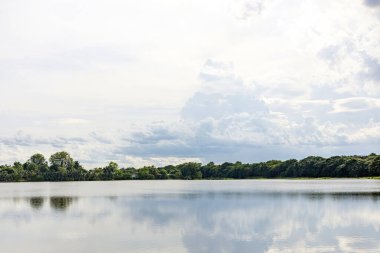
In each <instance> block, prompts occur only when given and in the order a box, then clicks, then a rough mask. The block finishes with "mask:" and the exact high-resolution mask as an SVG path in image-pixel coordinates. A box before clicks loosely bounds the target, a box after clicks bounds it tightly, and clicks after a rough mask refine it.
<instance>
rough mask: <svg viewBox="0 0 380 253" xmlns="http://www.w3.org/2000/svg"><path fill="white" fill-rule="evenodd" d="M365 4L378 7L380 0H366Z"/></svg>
mask: <svg viewBox="0 0 380 253" xmlns="http://www.w3.org/2000/svg"><path fill="white" fill-rule="evenodd" d="M364 4H365V5H367V6H369V7H377V6H379V5H380V0H364Z"/></svg>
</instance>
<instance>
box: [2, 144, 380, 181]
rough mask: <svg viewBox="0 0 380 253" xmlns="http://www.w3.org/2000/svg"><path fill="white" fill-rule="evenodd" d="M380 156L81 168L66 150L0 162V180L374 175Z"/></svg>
mask: <svg viewBox="0 0 380 253" xmlns="http://www.w3.org/2000/svg"><path fill="white" fill-rule="evenodd" d="M378 176H380V155H376V154H370V155H368V156H333V157H330V158H323V157H319V156H309V157H307V158H304V159H302V160H296V159H290V160H286V161H278V160H271V161H267V162H260V163H241V162H235V163H228V162H226V163H223V164H215V163H213V162H210V163H208V164H204V165H202V164H201V163H195V162H189V163H183V164H179V165H168V166H164V167H155V166H146V167H143V168H139V169H136V168H133V167H127V168H119V165H118V164H117V163H115V162H110V163H109V164H108V165H107V166H105V167H103V168H95V169H92V170H85V169H84V168H83V167H82V166H81V165H80V163H79V162H78V161H74V159H72V158H71V156H70V154H69V153H67V152H64V151H62V152H58V153H55V154H53V155H51V156H50V158H49V161H47V160H46V159H45V157H44V156H43V155H42V154H35V155H33V156H31V157H30V159H29V160H28V161H26V162H25V163H23V164H22V163H20V162H15V163H14V164H13V165H0V181H1V182H24V181H96V180H144V179H226V178H231V179H244V178H296V177H307V178H317V177H336V178H339V177H341V178H342V177H378Z"/></svg>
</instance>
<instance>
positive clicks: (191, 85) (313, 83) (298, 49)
mask: <svg viewBox="0 0 380 253" xmlns="http://www.w3.org/2000/svg"><path fill="white" fill-rule="evenodd" d="M377 5H378V4H377V2H376V1H359V0H358V1H349V2H347V1H327V0H326V1H303V2H302V3H300V2H299V1H293V0H290V1H278V0H264V1H263V0H248V1H247V0H243V1H229V0H225V1H216V0H215V1H207V3H206V2H204V1H192V2H185V1H174V0H164V1H145V2H125V1H118V0H113V1H110V2H107V3H105V2H103V1H91V3H90V2H89V1H86V0H80V1H65V2H62V1H46V0H38V1H34V2H33V3H31V2H30V1H25V0H16V1H2V2H1V3H0V7H1V8H0V12H1V13H0V33H1V35H2V36H1V37H2V40H1V41H0V67H1V68H0V101H1V105H0V117H1V119H2V123H1V124H0V143H1V147H2V149H3V150H7V151H6V152H2V153H1V155H0V160H1V161H6V162H10V161H12V160H13V159H16V158H17V159H20V160H25V159H26V158H27V157H28V156H30V155H31V154H32V153H34V152H37V151H41V152H46V153H47V154H49V153H51V152H53V151H56V150H57V149H67V150H69V151H70V152H73V153H75V154H76V156H77V157H76V158H77V159H79V160H81V161H83V162H84V163H86V164H89V165H91V166H92V165H94V164H98V163H102V159H103V160H104V161H105V160H107V161H108V160H117V161H119V162H120V163H127V162H128V159H127V158H126V157H133V159H134V161H133V162H131V163H133V164H137V163H138V162H137V161H141V163H142V164H145V161H148V162H150V161H152V162H153V163H157V164H158V163H161V162H160V161H169V160H165V159H168V158H170V159H172V160H171V161H173V162H175V159H188V158H189V159H190V158H191V159H193V158H194V159H202V160H203V161H208V160H216V161H224V160H245V161H254V160H265V159H271V158H284V159H285V158H290V157H302V156H304V155H308V154H320V155H331V154H341V153H363V152H368V151H374V149H375V150H376V149H377V148H378V143H377V142H376V141H370V140H371V139H372V140H377V139H378V134H377V132H376V130H374V129H377V128H376V127H377V124H378V122H379V121H380V113H379V111H380V108H379V99H380V97H379V96H380V84H379V82H380V78H379V76H380V63H379V61H380V46H379V43H378V42H379V40H380V36H379V34H380V25H379V22H378V18H379V16H378V8H377ZM369 7H371V8H369ZM19 131H21V133H22V134H18V132H19ZM368 143H371V144H370V145H367V144H368ZM153 158H154V159H153ZM160 159H161V160H160Z"/></svg>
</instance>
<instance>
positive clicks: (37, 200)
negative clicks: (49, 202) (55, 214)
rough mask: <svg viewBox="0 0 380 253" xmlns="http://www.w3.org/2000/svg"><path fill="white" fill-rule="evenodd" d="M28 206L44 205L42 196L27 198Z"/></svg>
mask: <svg viewBox="0 0 380 253" xmlns="http://www.w3.org/2000/svg"><path fill="white" fill-rule="evenodd" d="M29 203H30V206H31V207H32V208H33V209H41V208H42V207H43V206H44V198H43V197H32V198H30V199H29Z"/></svg>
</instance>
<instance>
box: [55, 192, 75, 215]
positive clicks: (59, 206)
mask: <svg viewBox="0 0 380 253" xmlns="http://www.w3.org/2000/svg"><path fill="white" fill-rule="evenodd" d="M74 199H75V198H73V197H68V196H63V197H50V207H51V208H52V209H54V210H57V211H65V210H66V209H67V208H68V207H69V206H70V205H71V204H72V203H73V201H74Z"/></svg>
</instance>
